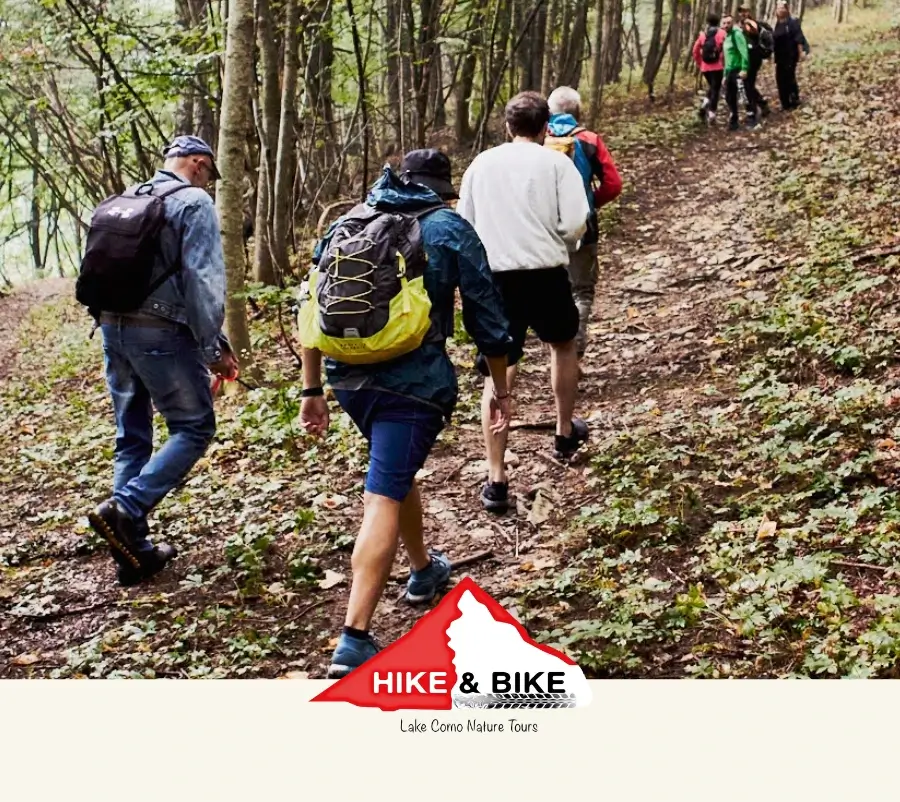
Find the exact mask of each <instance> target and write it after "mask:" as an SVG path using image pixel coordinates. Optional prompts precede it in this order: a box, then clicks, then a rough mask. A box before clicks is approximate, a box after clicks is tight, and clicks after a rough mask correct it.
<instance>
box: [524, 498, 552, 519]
mask: <svg viewBox="0 0 900 802" xmlns="http://www.w3.org/2000/svg"><path fill="white" fill-rule="evenodd" d="M552 512H553V502H551V501H550V499H549V498H547V496H546V495H545V494H544V491H543V490H539V491H538V493H537V495H536V496H535V497H534V504H532V505H531V512H529V513H528V523H530V524H532V525H533V526H540V525H541V524H542V523H544V521H546V520H547V519H548V518H549V517H550V515H551V514H552Z"/></svg>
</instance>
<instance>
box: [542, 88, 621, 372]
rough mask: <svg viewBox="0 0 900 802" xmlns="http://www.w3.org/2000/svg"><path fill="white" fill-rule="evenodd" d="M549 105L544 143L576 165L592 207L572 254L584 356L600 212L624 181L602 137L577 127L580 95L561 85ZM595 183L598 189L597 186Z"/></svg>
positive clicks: (579, 340) (579, 343)
mask: <svg viewBox="0 0 900 802" xmlns="http://www.w3.org/2000/svg"><path fill="white" fill-rule="evenodd" d="M547 105H548V106H549V107H550V115H551V116H550V124H549V126H548V135H547V138H546V140H545V142H544V144H549V145H551V147H558V148H559V149H560V150H562V152H564V153H566V154H567V155H569V157H570V158H571V159H572V160H573V161H574V162H575V166H576V167H577V168H578V172H579V173H580V174H581V178H582V180H583V181H584V189H585V194H586V196H587V199H588V206H589V207H590V213H589V214H588V221H587V231H586V232H585V234H584V236H583V237H582V239H581V247H580V248H579V249H578V250H577V251H575V252H574V253H570V254H569V279H570V280H571V283H572V294H573V296H574V298H575V306H576V307H578V319H579V324H578V336H577V338H576V346H577V349H578V356H579V357H581V356H583V355H584V351H585V348H586V347H587V322H588V319H589V318H590V315H591V310H592V309H593V306H594V289H595V287H596V285H597V241H598V240H599V238H600V232H599V227H598V223H597V210H598V209H600V208H601V207H602V206H605V205H606V204H607V203H610V202H611V201H614V200H615V199H616V198H617V197H619V195H620V194H621V192H622V178H621V177H620V176H619V171H618V170H617V169H616V165H615V162H613V160H612V156H610V154H609V151H608V150H607V149H606V145H604V144H603V140H602V139H601V138H600V135H599V134H596V133H594V132H593V131H588V130H587V129H586V128H583V127H582V126H580V125H579V124H578V119H579V117H581V96H580V95H579V94H578V92H576V91H575V90H574V89H572V88H571V87H568V86H560V87H558V88H556V89H554V90H553V92H551V93H550V97H548V98H547ZM554 143H558V144H554ZM594 181H596V182H597V183H598V186H596V187H594Z"/></svg>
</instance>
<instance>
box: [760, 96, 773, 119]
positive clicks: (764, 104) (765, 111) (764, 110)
mask: <svg viewBox="0 0 900 802" xmlns="http://www.w3.org/2000/svg"><path fill="white" fill-rule="evenodd" d="M770 111H771V109H770V108H769V101H768V100H760V101H759V113H760V116H762V117H768V116H769V112H770Z"/></svg>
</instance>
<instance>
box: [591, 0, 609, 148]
mask: <svg viewBox="0 0 900 802" xmlns="http://www.w3.org/2000/svg"><path fill="white" fill-rule="evenodd" d="M604 4H605V0H597V9H596V12H597V16H596V17H595V18H594V37H593V41H592V49H593V51H594V52H593V53H592V58H591V100H590V106H589V108H588V116H587V118H588V127H589V128H591V129H592V130H596V128H597V124H598V123H599V121H600V104H601V102H602V100H603V12H604V10H605V9H604Z"/></svg>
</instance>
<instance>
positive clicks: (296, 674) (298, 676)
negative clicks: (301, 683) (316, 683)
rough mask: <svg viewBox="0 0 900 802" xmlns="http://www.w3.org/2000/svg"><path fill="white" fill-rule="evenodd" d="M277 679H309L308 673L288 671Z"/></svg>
mask: <svg viewBox="0 0 900 802" xmlns="http://www.w3.org/2000/svg"><path fill="white" fill-rule="evenodd" d="M278 679H309V672H308V671H288V673H287V674H282V675H281V676H280V677H279V678H278Z"/></svg>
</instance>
